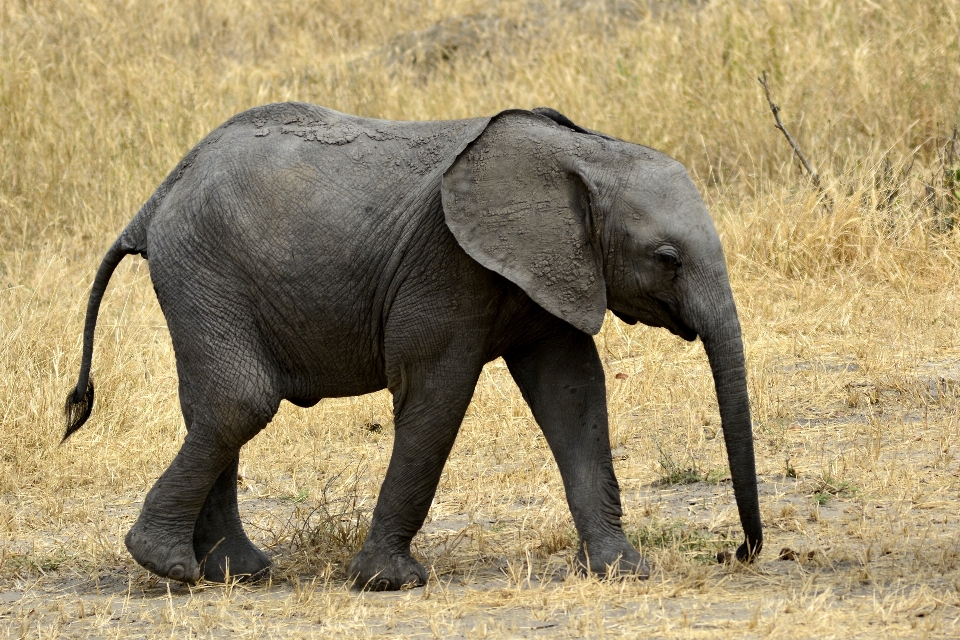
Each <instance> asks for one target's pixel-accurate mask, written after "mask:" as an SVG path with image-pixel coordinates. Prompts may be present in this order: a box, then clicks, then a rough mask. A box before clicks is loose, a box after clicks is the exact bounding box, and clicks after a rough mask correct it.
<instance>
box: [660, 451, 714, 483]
mask: <svg viewBox="0 0 960 640" xmlns="http://www.w3.org/2000/svg"><path fill="white" fill-rule="evenodd" d="M657 450H658V451H659V452H660V460H659V463H660V478H659V479H658V480H657V482H656V484H658V485H669V484H693V483H695V482H714V483H716V482H719V478H716V479H714V480H711V478H714V474H713V472H711V471H706V470H704V468H703V465H702V464H701V462H700V461H699V460H697V459H695V458H694V457H693V455H692V454H691V455H690V457H689V459H688V460H687V461H685V462H684V461H680V460H678V459H677V458H675V457H674V456H673V455H672V454H670V453H668V452H666V451H664V449H663V446H662V445H661V444H660V443H659V442H658V443H657ZM721 473H722V472H721ZM721 477H722V476H721Z"/></svg>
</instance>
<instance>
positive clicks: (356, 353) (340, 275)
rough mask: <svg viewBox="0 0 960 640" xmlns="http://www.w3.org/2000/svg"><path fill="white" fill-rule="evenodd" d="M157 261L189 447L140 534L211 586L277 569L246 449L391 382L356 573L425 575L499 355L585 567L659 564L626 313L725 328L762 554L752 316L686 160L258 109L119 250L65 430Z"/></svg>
mask: <svg viewBox="0 0 960 640" xmlns="http://www.w3.org/2000/svg"><path fill="white" fill-rule="evenodd" d="M131 253H134V254H139V255H141V256H143V258H145V259H147V260H149V262H150V277H151V279H152V280H153V286H154V289H155V290H156V292H157V297H158V298H159V301H160V306H161V308H162V309H163V314H164V316H165V317H166V320H167V324H168V326H169V328H170V336H171V338H172V341H173V348H174V352H175V354H176V361H177V374H178V375H179V381H180V386H179V394H180V404H181V407H182V410H183V417H184V420H185V421H186V426H187V435H186V438H185V439H184V442H183V445H182V447H181V448H180V451H179V453H178V454H177V456H176V458H175V459H174V460H173V462H172V463H171V465H170V467H169V468H168V469H167V470H166V471H165V472H164V473H163V475H162V476H161V477H160V479H159V480H157V482H156V484H155V485H154V486H153V488H152V489H151V490H150V492H149V493H148V494H147V497H146V499H145V500H144V504H143V510H142V512H141V513H140V517H139V519H138V520H137V522H136V524H134V526H133V528H131V529H130V532H129V533H128V534H127V537H126V544H127V548H128V549H129V550H130V553H131V554H133V557H134V558H135V559H136V561H137V562H139V563H140V564H141V565H143V566H144V567H146V568H147V569H149V570H150V571H153V572H154V573H156V574H158V575H160V576H165V577H168V578H172V579H174V580H180V581H183V582H188V583H190V582H195V581H197V580H199V579H200V578H201V577H203V578H206V579H208V580H215V581H221V580H223V579H224V574H225V570H226V569H227V567H228V566H229V571H230V574H231V575H248V576H260V575H263V574H264V573H265V572H266V571H267V569H268V567H269V565H270V560H269V559H268V558H267V556H266V555H265V554H264V553H263V552H262V551H260V550H259V549H258V548H257V547H256V546H254V545H253V544H252V543H251V542H250V540H249V539H248V538H247V536H246V534H245V533H244V531H243V527H242V525H241V523H240V517H239V513H238V510H237V493H236V492H237V482H236V479H237V463H238V460H239V453H240V448H241V447H242V446H243V445H244V443H246V442H247V441H249V440H250V439H251V438H253V437H254V436H255V435H256V434H257V433H258V432H259V431H260V430H261V429H263V428H264V426H265V425H266V424H267V423H268V422H270V420H271V419H272V417H273V416H274V414H275V413H276V411H277V408H278V407H279V405H280V401H281V400H289V401H290V402H293V403H294V404H296V405H299V406H302V407H309V406H312V405H314V404H316V403H317V402H319V401H320V400H321V399H322V398H330V397H340V396H352V395H359V394H364V393H370V392H372V391H377V390H379V389H383V388H388V389H389V390H390V391H391V393H392V394H393V402H394V415H395V423H396V433H395V440H394V445H393V452H392V455H391V458H390V465H389V468H388V469H387V473H386V477H385V479H384V481H383V487H382V488H381V490H380V496H379V498H378V500H377V506H376V508H375V509H374V512H373V520H372V523H371V526H370V533H369V536H368V537H367V540H366V542H365V543H364V545H363V548H362V549H361V550H360V552H359V553H358V554H357V555H356V557H355V558H354V559H353V562H352V563H351V565H350V569H349V572H350V575H351V576H352V577H353V578H354V579H355V580H356V584H357V585H359V586H364V587H366V588H372V589H399V588H400V587H402V586H411V585H422V584H424V582H425V581H426V578H427V575H426V572H425V571H424V568H423V566H422V565H421V564H420V563H419V562H417V560H415V559H414V558H413V556H412V555H411V554H410V541H411V539H412V538H413V536H414V534H416V532H417V531H418V530H419V529H420V527H421V525H422V524H423V521H424V518H425V517H426V515H427V510H428V509H429V507H430V503H431V501H432V499H433V496H434V493H435V491H436V488H437V482H438V480H439V478H440V473H441V471H442V469H443V465H444V463H445V462H446V460H447V456H448V455H449V453H450V449H451V447H452V446H453V442H454V439H455V437H456V435H457V431H458V429H459V427H460V423H461V420H462V419H463V416H464V413H465V411H466V409H467V405H468V404H469V402H470V399H471V397H472V395H473V391H474V387H475V385H476V383H477V380H478V377H479V375H480V371H481V369H482V367H483V365H484V364H485V363H487V362H490V361H491V360H493V359H495V358H499V357H502V358H503V359H504V360H505V361H506V363H507V366H508V367H509V370H510V373H511V374H512V375H513V378H514V379H515V380H516V382H517V385H518V386H519V388H520V391H521V392H522V393H523V397H524V399H525V400H526V401H527V403H528V404H529V405H530V408H531V409H532V411H533V415H534V417H535V418H536V420H537V423H538V424H539V425H540V428H541V429H542V430H543V433H544V436H545V437H546V439H547V442H548V443H549V445H550V449H551V451H552V452H553V455H554V458H555V459H556V461H557V465H558V466H559V467H560V473H561V475H562V477H563V486H564V490H565V491H566V497H567V502H568V503H569V505H570V511H571V513H572V514H573V520H574V522H575V523H576V527H577V531H578V532H579V534H580V540H581V543H580V549H579V552H578V554H577V564H578V566H579V567H580V569H582V570H585V571H591V572H596V573H599V574H604V573H606V572H607V571H608V570H613V571H618V572H620V573H621V574H635V575H639V576H647V575H649V568H648V566H647V564H646V562H645V561H644V560H643V558H642V557H641V556H640V554H639V553H638V552H637V550H636V549H634V548H633V546H632V545H631V544H630V543H629V542H628V541H627V539H626V537H625V536H624V533H623V530H622V527H621V514H622V511H621V505H620V489H619V486H618V484H617V479H616V477H615V476H614V473H613V464H612V462H611V455H610V442H609V435H608V429H607V407H606V394H605V386H604V373H603V368H602V367H601V363H600V358H599V357H598V355H597V349H596V347H595V345H594V342H593V339H592V338H591V335H592V334H596V333H597V332H598V331H599V330H600V326H601V324H602V323H603V319H604V313H605V311H606V309H610V310H611V311H613V313H615V314H616V315H617V317H619V318H620V319H621V320H623V321H624V322H627V323H630V324H633V323H636V322H638V321H639V322H643V323H645V324H648V325H650V326H655V327H665V328H667V329H668V330H669V331H671V332H672V333H674V334H676V335H678V336H680V337H682V338H683V339H685V340H694V339H696V338H697V337H698V336H699V337H700V338H701V340H703V344H704V347H705V349H706V352H707V356H708V358H709V361H710V366H711V369H712V371H713V378H714V382H715V385H716V392H717V399H718V401H719V406H720V415H721V419H722V424H723V434H724V439H725V442H726V447H727V454H728V456H729V464H730V472H731V475H732V478H733V487H734V494H735V497H736V501H737V507H738V509H739V512H740V521H741V523H742V525H743V529H744V532H745V534H746V541H745V542H744V544H743V545H742V546H741V547H740V548H739V549H738V550H737V558H739V559H740V560H749V559H751V558H753V557H754V556H755V555H756V554H757V553H759V551H760V548H761V545H762V531H761V524H760V510H759V503H758V500H757V483H756V472H755V467H754V452H753V436H752V433H751V424H750V409H749V400H748V397H747V385H746V376H745V369H744V357H743V344H742V341H741V336H740V324H739V321H738V319H737V311H736V307H735V306H734V302H733V296H732V294H731V291H730V285H729V281H728V277H727V270H726V266H725V263H724V257H723V251H722V249H721V247H720V240H719V238H718V236H717V232H716V230H715V228H714V225H713V222H712V221H711V219H710V215H709V214H708V213H707V209H706V207H705V206H704V203H703V201H702V199H701V198H700V195H699V194H698V192H697V190H696V188H695V187H694V185H693V182H692V181H691V180H690V178H689V176H688V175H687V172H686V171H685V170H684V168H683V167H682V166H681V165H680V164H679V163H677V162H676V161H674V160H672V159H670V158H669V157H667V156H665V155H663V154H662V153H658V152H657V151H654V150H653V149H649V148H647V147H643V146H639V145H636V144H631V143H628V142H623V141H621V140H617V139H615V138H611V137H609V136H606V135H603V134H600V133H596V132H593V131H589V130H586V129H583V128H581V127H579V126H577V125H575V124H574V123H573V122H571V121H570V120H569V119H567V118H566V117H564V116H563V115H561V114H559V113H557V112H556V111H554V110H552V109H534V110H533V111H522V110H509V111H503V112H502V113H499V114H497V115H495V116H492V117H489V118H476V119H471V120H452V121H440V122H391V121H386V120H373V119H367V118H358V117H354V116H349V115H345V114H341V113H337V112H335V111H332V110H330V109H325V108H323V107H318V106H314V105H309V104H300V103H286V104H271V105H266V106H263V107H257V108H255V109H251V110H249V111H246V112H244V113H241V114H240V115H237V116H235V117H233V118H231V119H230V120H228V121H227V122H225V123H224V124H223V125H222V126H220V127H219V128H218V129H216V130H215V131H214V132H213V133H211V134H210V135H208V136H207V137H206V138H205V139H204V140H203V141H202V142H200V144H198V145H197V146H196V147H195V148H194V149H193V150H192V151H190V152H189V153H188V154H187V155H186V157H184V158H183V160H181V161H180V163H179V164H178V165H177V166H176V168H175V169H174V170H173V172H172V173H170V175H169V176H167V178H166V179H165V180H164V181H163V183H162V184H161V185H160V187H159V188H158V189H157V190H156V192H155V193H154V194H153V195H152V196H151V197H150V199H149V200H148V201H147V202H146V204H145V205H143V208H142V209H140V211H139V212H138V213H137V215H136V216H135V217H134V218H133V220H132V221H131V222H130V224H129V225H128V226H127V228H126V229H124V230H123V232H122V233H121V234H120V236H119V237H118V238H117V240H116V241H115V242H114V243H113V245H112V246H111V247H110V249H109V250H108V251H107V254H106V256H105V257H104V259H103V262H102V263H101V264H100V268H99V270H98V271H97V275H96V278H95V280H94V283H93V290H92V292H91V294H90V300H89V304H88V307H87V313H86V324H85V327H84V333H83V360H82V366H81V370H80V378H79V381H78V383H77V386H76V388H75V389H74V390H73V392H72V393H71V394H70V395H69V396H68V398H67V402H66V414H67V415H66V420H67V431H66V435H65V436H64V438H66V437H68V436H69V435H70V434H71V433H73V432H74V431H76V430H77V429H78V428H80V426H81V425H82V424H83V423H84V422H85V421H86V420H87V418H88V417H89V415H90V411H91V409H92V405H93V385H92V383H91V382H90V361H91V355H92V352H93V337H94V327H95V324H96V320H97V312H98V309H99V307H100V301H101V299H102V297H103V293H104V290H105V289H106V287H107V283H108V281H109V280H110V276H111V275H112V273H113V271H114V269H115V268H116V266H117V264H119V262H120V261H121V260H122V259H123V257H124V256H125V255H127V254H131Z"/></svg>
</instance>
